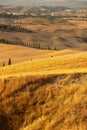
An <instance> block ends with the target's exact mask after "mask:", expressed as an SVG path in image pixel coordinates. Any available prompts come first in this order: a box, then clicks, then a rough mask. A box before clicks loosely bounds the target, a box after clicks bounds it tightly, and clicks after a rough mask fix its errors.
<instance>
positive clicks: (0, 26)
mask: <svg viewBox="0 0 87 130" xmlns="http://www.w3.org/2000/svg"><path fill="white" fill-rule="evenodd" d="M0 31H7V32H25V33H33V31H32V30H29V29H26V28H24V27H20V26H12V25H5V24H0Z"/></svg>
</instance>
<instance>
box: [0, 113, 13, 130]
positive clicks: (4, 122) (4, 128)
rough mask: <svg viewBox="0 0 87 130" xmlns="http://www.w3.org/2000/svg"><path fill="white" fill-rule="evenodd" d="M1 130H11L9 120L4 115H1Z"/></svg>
mask: <svg viewBox="0 0 87 130" xmlns="http://www.w3.org/2000/svg"><path fill="white" fill-rule="evenodd" d="M0 130H11V129H10V126H9V123H8V119H7V117H6V116H4V115H0Z"/></svg>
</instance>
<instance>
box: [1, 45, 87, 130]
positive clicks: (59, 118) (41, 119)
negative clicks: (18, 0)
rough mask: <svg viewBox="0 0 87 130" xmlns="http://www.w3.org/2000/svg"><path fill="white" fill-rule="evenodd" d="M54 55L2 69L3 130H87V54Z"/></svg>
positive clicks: (77, 52) (54, 53) (72, 52)
mask: <svg viewBox="0 0 87 130" xmlns="http://www.w3.org/2000/svg"><path fill="white" fill-rule="evenodd" d="M3 46H4V45H3ZM4 47H5V46H4ZM19 48H21V49H23V48H22V47H19ZM37 51H38V50H37ZM11 53H12V52H11ZM16 53H17V52H16ZM50 53H51V54H52V56H50ZM50 53H49V52H47V57H44V58H43V59H42V58H41V59H40V58H39V59H34V60H32V61H27V62H23V63H18V64H14V65H11V66H6V67H1V68H0V129H1V130H6V129H7V130H10V129H11V130H53V129H54V130H65V129H66V130H77V129H79V130H83V129H84V130H86V128H87V123H86V122H87V116H86V115H87V105H86V103H87V60H86V59H87V52H86V51H73V50H65V51H54V52H50Z"/></svg>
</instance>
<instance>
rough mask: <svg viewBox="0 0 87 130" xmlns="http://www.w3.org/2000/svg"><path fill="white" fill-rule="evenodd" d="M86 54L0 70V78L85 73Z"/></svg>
mask: <svg viewBox="0 0 87 130" xmlns="http://www.w3.org/2000/svg"><path fill="white" fill-rule="evenodd" d="M86 59H87V52H79V53H73V54H66V55H60V56H54V57H49V58H43V59H37V60H33V61H29V62H24V63H20V64H15V65H11V66H10V67H9V66H6V67H3V68H0V76H6V75H8V76H9V75H10V76H12V75H36V74H39V75H42V74H55V73H74V72H87V61H86Z"/></svg>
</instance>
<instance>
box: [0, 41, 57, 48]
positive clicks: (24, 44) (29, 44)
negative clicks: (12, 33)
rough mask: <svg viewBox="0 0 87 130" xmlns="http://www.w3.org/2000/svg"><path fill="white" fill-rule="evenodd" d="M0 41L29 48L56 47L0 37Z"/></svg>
mask: <svg viewBox="0 0 87 130" xmlns="http://www.w3.org/2000/svg"><path fill="white" fill-rule="evenodd" d="M0 43H4V44H8V45H21V46H26V47H29V48H35V49H42V50H57V48H56V47H54V49H52V48H51V47H49V46H48V47H42V46H41V44H40V43H35V42H22V41H11V40H6V39H0Z"/></svg>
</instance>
